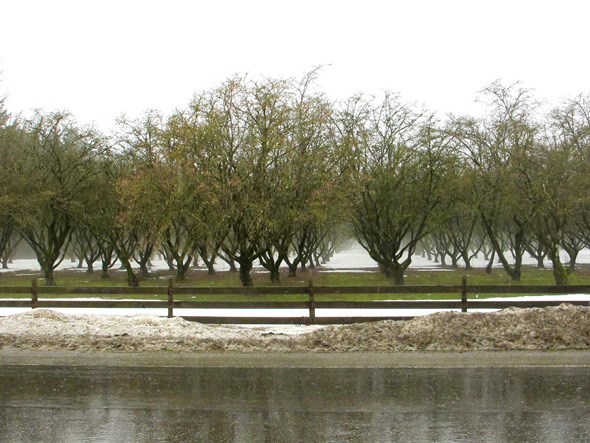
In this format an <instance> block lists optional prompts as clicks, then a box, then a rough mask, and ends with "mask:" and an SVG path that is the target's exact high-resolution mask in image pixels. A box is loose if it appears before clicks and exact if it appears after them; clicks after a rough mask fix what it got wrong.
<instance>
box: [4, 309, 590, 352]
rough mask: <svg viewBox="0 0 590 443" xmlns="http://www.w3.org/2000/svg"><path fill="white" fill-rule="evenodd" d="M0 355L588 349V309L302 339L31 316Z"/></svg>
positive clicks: (134, 320)
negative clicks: (28, 351) (27, 351)
mask: <svg viewBox="0 0 590 443" xmlns="http://www.w3.org/2000/svg"><path fill="white" fill-rule="evenodd" d="M275 329H276V328H275ZM0 348H16V349H51V350H60V349H61V350H87V351H92V350H99V351H100V350H110V351H113V350H118V351H122V352H140V351H212V350H219V351H226V350H227V351H230V350H233V351H253V352H260V351H269V352H290V351H336V352H345V351H384V352H395V351H470V350H557V349H590V308H588V307H581V306H573V305H567V304H563V305H561V306H559V307H550V308H534V309H516V308H509V309H505V310H503V311H499V312H494V313H459V312H441V313H437V314H432V315H427V316H423V317H416V318H415V319H413V320H408V321H380V322H370V323H359V324H355V325H347V326H330V327H325V328H322V329H314V330H311V331H310V332H306V333H303V334H288V333H281V332H272V331H270V330H268V329H265V328H257V329H249V328H240V327H229V326H225V327H223V326H209V325H203V324H199V323H194V322H189V321H186V320H183V319H182V318H179V317H176V318H173V319H168V318H162V317H156V316H151V315H138V316H130V317H121V316H99V315H68V314H62V313H58V312H55V311H52V310H48V309H36V310H32V311H29V312H26V313H23V314H17V315H12V316H7V317H3V318H0Z"/></svg>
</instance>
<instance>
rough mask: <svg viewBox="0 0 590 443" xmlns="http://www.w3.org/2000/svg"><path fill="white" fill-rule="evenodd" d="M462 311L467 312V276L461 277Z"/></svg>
mask: <svg viewBox="0 0 590 443" xmlns="http://www.w3.org/2000/svg"><path fill="white" fill-rule="evenodd" d="M461 312H467V276H463V278H462V279H461Z"/></svg>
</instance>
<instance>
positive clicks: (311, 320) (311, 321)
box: [307, 279, 315, 325]
mask: <svg viewBox="0 0 590 443" xmlns="http://www.w3.org/2000/svg"><path fill="white" fill-rule="evenodd" d="M307 294H308V295H309V302H308V305H309V324H311V325H313V324H314V323H315V300H314V294H313V280H311V279H310V280H309V286H308V287H307Z"/></svg>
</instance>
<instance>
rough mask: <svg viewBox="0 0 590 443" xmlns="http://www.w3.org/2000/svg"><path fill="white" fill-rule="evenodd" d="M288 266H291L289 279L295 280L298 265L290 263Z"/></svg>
mask: <svg viewBox="0 0 590 443" xmlns="http://www.w3.org/2000/svg"><path fill="white" fill-rule="evenodd" d="M287 266H289V275H288V277H289V278H295V277H297V266H298V265H297V263H288V264H287Z"/></svg>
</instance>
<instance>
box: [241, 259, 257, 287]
mask: <svg viewBox="0 0 590 443" xmlns="http://www.w3.org/2000/svg"><path fill="white" fill-rule="evenodd" d="M251 270H252V262H243V263H240V281H241V282H242V286H246V287H250V286H254V282H253V281H252V276H251V275H250V271H251Z"/></svg>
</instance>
